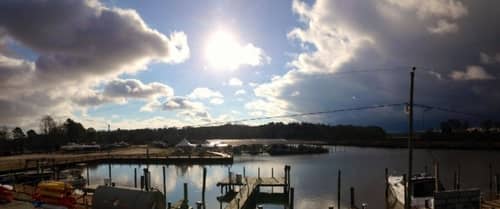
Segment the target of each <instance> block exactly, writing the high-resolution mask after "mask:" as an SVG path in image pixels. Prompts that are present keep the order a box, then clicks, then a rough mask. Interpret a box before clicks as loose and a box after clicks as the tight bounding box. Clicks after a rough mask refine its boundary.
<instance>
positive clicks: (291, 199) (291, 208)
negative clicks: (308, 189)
mask: <svg viewBox="0 0 500 209" xmlns="http://www.w3.org/2000/svg"><path fill="white" fill-rule="evenodd" d="M294 190H295V189H294V188H293V187H290V209H293V203H294V202H295V200H294Z"/></svg>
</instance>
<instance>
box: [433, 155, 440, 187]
mask: <svg viewBox="0 0 500 209" xmlns="http://www.w3.org/2000/svg"><path fill="white" fill-rule="evenodd" d="M434 178H435V179H436V180H435V181H434V190H435V191H436V192H439V162H434Z"/></svg>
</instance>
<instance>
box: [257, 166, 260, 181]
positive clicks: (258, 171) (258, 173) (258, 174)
mask: <svg viewBox="0 0 500 209" xmlns="http://www.w3.org/2000/svg"><path fill="white" fill-rule="evenodd" d="M257 178H259V179H260V167H258V168H257Z"/></svg>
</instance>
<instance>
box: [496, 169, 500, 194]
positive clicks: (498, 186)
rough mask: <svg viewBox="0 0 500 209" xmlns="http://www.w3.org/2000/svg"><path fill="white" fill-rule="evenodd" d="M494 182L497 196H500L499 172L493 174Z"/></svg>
mask: <svg viewBox="0 0 500 209" xmlns="http://www.w3.org/2000/svg"><path fill="white" fill-rule="evenodd" d="M495 182H496V184H497V192H496V193H497V198H500V174H498V173H497V175H495Z"/></svg>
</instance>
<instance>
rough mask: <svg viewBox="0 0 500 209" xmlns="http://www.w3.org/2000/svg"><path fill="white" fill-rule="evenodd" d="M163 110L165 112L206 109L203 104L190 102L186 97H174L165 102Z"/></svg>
mask: <svg viewBox="0 0 500 209" xmlns="http://www.w3.org/2000/svg"><path fill="white" fill-rule="evenodd" d="M161 108H162V109H163V110H182V109H189V110H202V109H205V107H204V106H203V103H200V102H193V101H190V100H188V99H187V98H185V97H173V98H169V99H167V101H165V102H164V103H163V104H162V106H161Z"/></svg>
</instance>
